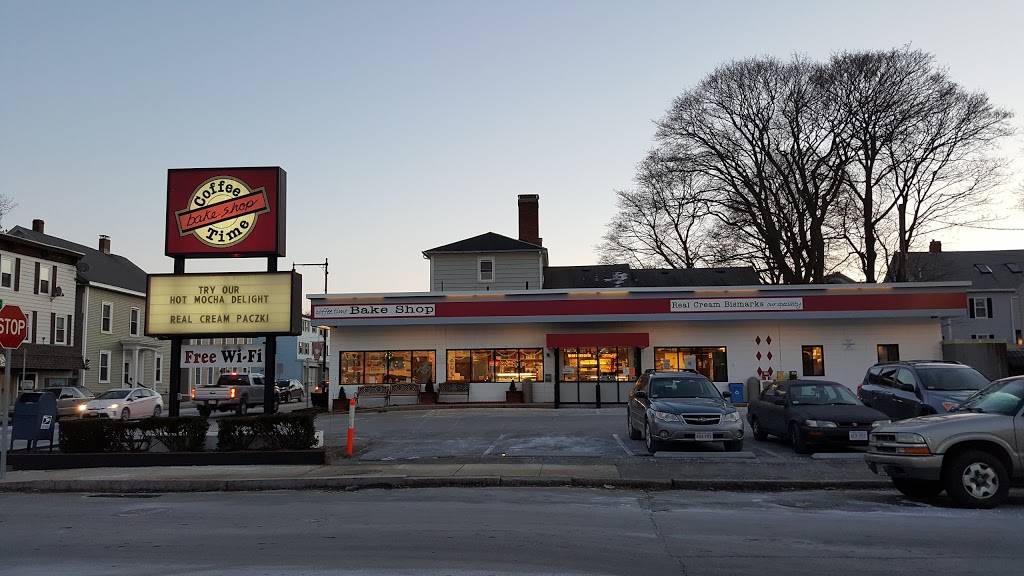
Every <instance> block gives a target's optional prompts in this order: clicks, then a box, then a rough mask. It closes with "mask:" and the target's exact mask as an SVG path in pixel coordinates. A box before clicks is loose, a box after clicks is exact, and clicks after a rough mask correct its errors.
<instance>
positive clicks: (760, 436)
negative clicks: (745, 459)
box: [750, 418, 768, 442]
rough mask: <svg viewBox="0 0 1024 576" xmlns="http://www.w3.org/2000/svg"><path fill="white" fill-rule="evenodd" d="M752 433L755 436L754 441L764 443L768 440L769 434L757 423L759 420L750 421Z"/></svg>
mask: <svg viewBox="0 0 1024 576" xmlns="http://www.w3.org/2000/svg"><path fill="white" fill-rule="evenodd" d="M750 431H751V432H753V434H754V440H757V441H760V442H763V441H765V440H767V439H768V433H767V432H765V431H764V430H763V429H762V428H761V423H760V422H758V421H757V418H751V419H750Z"/></svg>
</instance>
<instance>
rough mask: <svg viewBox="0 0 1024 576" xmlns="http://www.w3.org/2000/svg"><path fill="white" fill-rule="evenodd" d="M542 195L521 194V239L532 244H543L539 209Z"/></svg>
mask: <svg viewBox="0 0 1024 576" xmlns="http://www.w3.org/2000/svg"><path fill="white" fill-rule="evenodd" d="M539 208H540V196H539V195H537V194H520V195H519V239H520V240H522V241H523V242H529V243H530V244H536V245H538V246H540V245H541V242H542V239H541V237H540V222H539V221H538V209H539Z"/></svg>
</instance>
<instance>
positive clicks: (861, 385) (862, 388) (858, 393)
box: [857, 382, 864, 398]
mask: <svg viewBox="0 0 1024 576" xmlns="http://www.w3.org/2000/svg"><path fill="white" fill-rule="evenodd" d="M862 390H864V383H863V382H862V383H860V384H857V398H860V393H861V391H862Z"/></svg>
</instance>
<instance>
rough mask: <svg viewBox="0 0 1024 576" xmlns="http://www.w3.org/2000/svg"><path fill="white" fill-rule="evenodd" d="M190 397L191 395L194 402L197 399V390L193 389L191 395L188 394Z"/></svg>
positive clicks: (190, 391)
mask: <svg viewBox="0 0 1024 576" xmlns="http://www.w3.org/2000/svg"><path fill="white" fill-rule="evenodd" d="M188 395H189V396H190V397H191V398H192V399H193V400H195V399H196V389H195V388H193V389H191V390H189V393H188Z"/></svg>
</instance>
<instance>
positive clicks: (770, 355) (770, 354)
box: [758, 350, 772, 360]
mask: <svg viewBox="0 0 1024 576" xmlns="http://www.w3.org/2000/svg"><path fill="white" fill-rule="evenodd" d="M768 359H769V360H771V359H772V351H771V350H769V351H768ZM758 360H760V358H758Z"/></svg>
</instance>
